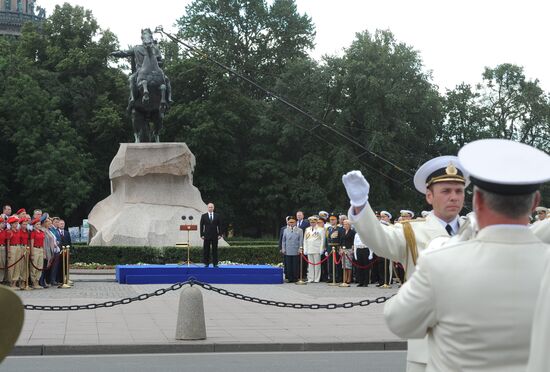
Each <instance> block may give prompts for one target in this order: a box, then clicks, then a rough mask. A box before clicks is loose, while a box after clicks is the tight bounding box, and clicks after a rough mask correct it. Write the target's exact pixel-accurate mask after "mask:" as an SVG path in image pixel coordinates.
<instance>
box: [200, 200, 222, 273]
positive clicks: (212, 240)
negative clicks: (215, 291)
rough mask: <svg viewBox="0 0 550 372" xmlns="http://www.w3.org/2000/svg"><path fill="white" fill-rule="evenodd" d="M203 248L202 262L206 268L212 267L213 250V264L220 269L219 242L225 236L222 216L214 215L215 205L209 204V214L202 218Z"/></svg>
mask: <svg viewBox="0 0 550 372" xmlns="http://www.w3.org/2000/svg"><path fill="white" fill-rule="evenodd" d="M200 233H201V239H203V240H204V244H203V246H202V262H203V263H204V266H205V267H208V265H210V248H212V264H213V265H214V267H218V240H219V239H221V237H222V235H223V230H222V224H221V220H220V216H219V214H217V213H214V204H213V203H208V212H206V213H205V214H203V215H202V216H201V223H200Z"/></svg>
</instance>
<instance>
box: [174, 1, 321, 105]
mask: <svg viewBox="0 0 550 372" xmlns="http://www.w3.org/2000/svg"><path fill="white" fill-rule="evenodd" d="M178 25H179V27H180V32H179V34H180V36H183V37H185V38H187V39H189V40H190V41H191V42H193V43H194V44H195V45H197V46H198V47H200V48H201V49H203V50H204V51H206V52H208V53H209V54H211V55H212V56H214V57H215V58H217V59H218V60H220V61H222V62H223V63H225V64H226V65H228V66H229V67H232V68H234V69H237V70H238V71H239V72H241V73H243V74H245V75H248V76H252V77H254V79H255V80H257V81H259V82H261V83H264V84H272V83H273V82H274V79H275V77H276V76H278V74H279V73H280V72H282V71H284V69H285V66H286V64H287V63H288V62H289V61H291V60H292V59H294V58H302V57H305V56H306V52H307V49H310V48H312V47H313V38H314V36H315V32H314V26H313V24H312V22H311V19H310V18H309V17H308V16H307V15H300V14H299V13H298V12H297V8H296V3H295V1H294V0H274V1H273V3H272V4H271V5H268V4H267V2H266V1H265V0H195V1H193V2H192V3H191V4H190V5H189V6H188V7H187V12H186V14H185V15H184V16H183V17H181V18H180V19H179V20H178ZM238 83H239V84H240V82H238ZM246 89H249V88H248V87H246ZM255 93H256V94H259V92H257V91H256V92H255Z"/></svg>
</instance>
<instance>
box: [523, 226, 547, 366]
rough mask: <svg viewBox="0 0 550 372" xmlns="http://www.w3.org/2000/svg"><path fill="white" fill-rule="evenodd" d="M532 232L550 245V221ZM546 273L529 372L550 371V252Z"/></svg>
mask: <svg viewBox="0 0 550 372" xmlns="http://www.w3.org/2000/svg"><path fill="white" fill-rule="evenodd" d="M531 231H533V233H534V234H535V235H536V236H538V237H539V238H540V239H541V240H542V241H544V242H545V243H547V244H550V219H546V220H544V221H540V222H539V223H537V224H536V226H533V227H532V228H531ZM545 266H546V271H545V273H544V277H543V278H542V285H541V286H540V292H539V298H538V300H537V307H536V309H535V319H534V320H533V328H532V334H531V351H530V354H529V363H528V366H527V372H541V371H547V370H548V369H550V352H548V351H549V350H550V252H549V253H548V254H547V255H546V265H545Z"/></svg>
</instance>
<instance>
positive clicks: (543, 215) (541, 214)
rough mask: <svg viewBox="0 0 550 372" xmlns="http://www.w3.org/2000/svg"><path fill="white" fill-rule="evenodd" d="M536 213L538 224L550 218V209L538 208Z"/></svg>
mask: <svg viewBox="0 0 550 372" xmlns="http://www.w3.org/2000/svg"><path fill="white" fill-rule="evenodd" d="M535 212H536V213H537V222H538V221H544V220H545V219H547V218H548V208H546V207H537V209H536V210H535Z"/></svg>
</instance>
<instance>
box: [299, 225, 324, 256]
mask: <svg viewBox="0 0 550 372" xmlns="http://www.w3.org/2000/svg"><path fill="white" fill-rule="evenodd" d="M324 249H325V229H323V228H322V227H318V226H310V227H308V228H307V229H306V231H305V232H304V254H305V255H308V254H321V253H323V251H324Z"/></svg>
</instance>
